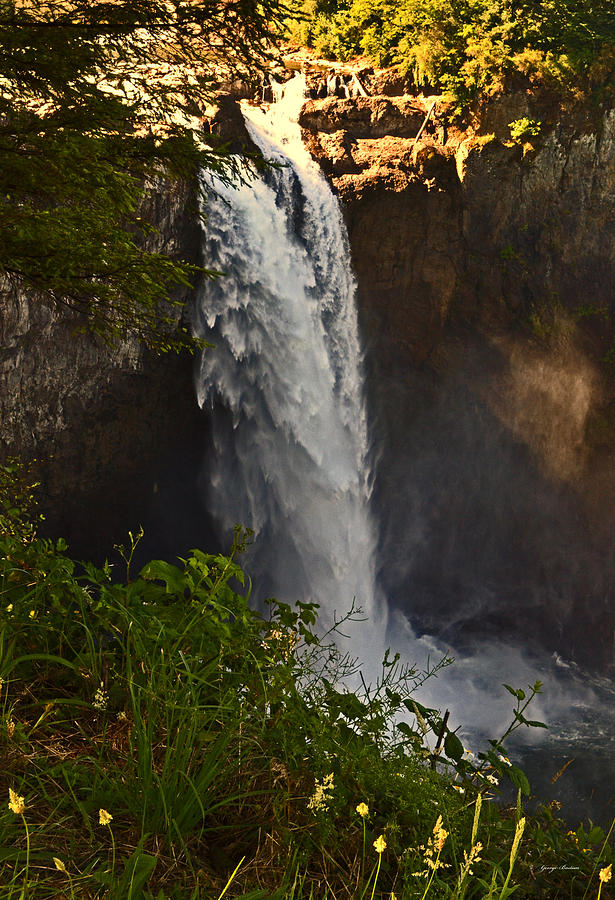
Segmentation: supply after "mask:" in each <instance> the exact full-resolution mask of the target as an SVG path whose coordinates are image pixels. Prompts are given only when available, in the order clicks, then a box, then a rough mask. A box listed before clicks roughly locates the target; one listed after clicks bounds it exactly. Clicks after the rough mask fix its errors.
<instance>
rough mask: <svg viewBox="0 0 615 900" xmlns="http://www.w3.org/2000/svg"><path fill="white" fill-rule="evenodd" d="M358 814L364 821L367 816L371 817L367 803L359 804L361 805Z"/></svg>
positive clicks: (358, 807)
mask: <svg viewBox="0 0 615 900" xmlns="http://www.w3.org/2000/svg"><path fill="white" fill-rule="evenodd" d="M357 812H358V813H359V815H360V816H361V818H362V819H364V818H365V816H369V806H368V805H367V803H359V805H358V806H357Z"/></svg>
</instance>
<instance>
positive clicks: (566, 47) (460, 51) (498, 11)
mask: <svg viewBox="0 0 615 900" xmlns="http://www.w3.org/2000/svg"><path fill="white" fill-rule="evenodd" d="M303 10H304V14H305V20H304V23H303V25H302V32H301V37H302V39H303V40H304V41H305V42H306V43H307V44H308V45H311V46H314V47H315V48H316V49H317V50H318V52H320V53H323V54H325V55H328V56H333V57H337V58H338V59H348V58H350V57H352V56H355V55H359V54H365V55H367V56H369V57H370V58H371V59H372V60H373V61H374V62H375V63H376V64H378V65H392V64H396V65H399V66H400V67H401V68H402V69H404V70H405V71H406V72H412V73H413V74H414V77H415V80H416V81H417V83H418V84H424V83H426V82H427V83H430V84H431V85H432V86H434V87H436V88H441V89H443V90H447V91H449V93H451V94H453V95H454V96H455V97H457V98H458V99H459V100H461V101H462V102H467V101H469V100H471V99H472V98H474V97H476V96H477V95H478V94H479V93H480V92H482V91H490V90H493V89H494V88H496V87H497V86H499V85H501V84H502V83H503V81H504V80H505V79H506V77H507V76H508V75H510V74H513V73H515V72H522V73H523V74H525V75H538V76H541V77H543V78H548V79H550V80H551V81H552V82H556V83H558V84H559V85H560V86H564V87H568V88H570V87H572V88H573V89H575V90H578V89H587V88H593V87H596V86H597V85H600V86H602V85H604V84H605V83H608V82H609V81H612V80H613V75H614V74H615V9H614V7H613V4H612V3H611V2H610V0H540V2H539V0H401V2H397V0H305V2H304V5H303Z"/></svg>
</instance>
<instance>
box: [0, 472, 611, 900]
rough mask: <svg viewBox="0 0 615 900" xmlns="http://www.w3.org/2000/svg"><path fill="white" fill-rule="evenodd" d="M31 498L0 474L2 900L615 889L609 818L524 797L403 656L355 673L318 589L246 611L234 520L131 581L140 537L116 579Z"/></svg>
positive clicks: (514, 773)
mask: <svg viewBox="0 0 615 900" xmlns="http://www.w3.org/2000/svg"><path fill="white" fill-rule="evenodd" d="M31 499H32V489H31V487H30V485H29V483H28V481H27V479H26V480H24V478H23V475H20V472H19V469H18V467H16V466H15V465H14V464H12V463H11V464H9V465H7V466H4V467H1V468H0V757H1V765H0V796H2V797H4V800H3V801H2V806H1V807H0V898H2V900H9V898H13V897H14V898H18V897H19V898H23V900H26V898H32V900H38V898H41V900H42V898H52V897H53V898H60V897H62V898H69V897H70V898H75V897H79V898H116V900H128V898H131V897H132V898H144V900H148V898H149V900H171V898H177V900H182V898H186V900H188V898H190V900H198V898H203V900H205V898H206V900H215V898H221V897H222V896H226V897H229V898H230V897H243V898H245V900H248V898H252V900H257V898H278V900H291V898H293V900H307V898H313V900H315V898H330V900H334V898H341V897H347V898H355V900H362V898H369V900H375V898H379V900H383V898H387V900H391V898H393V897H397V898H398V900H402V898H406V900H409V898H417V900H418V898H423V900H424V898H426V897H430V898H445V897H446V898H449V900H450V898H455V900H461V898H463V897H465V898H472V897H476V898H478V897H480V898H486V897H488V898H494V900H495V898H500V900H504V898H506V897H508V896H509V895H510V894H511V893H512V892H513V890H516V891H517V896H520V897H524V898H528V897H537V898H538V897H542V898H544V897H556V896H557V897H564V896H565V897H578V898H581V897H594V898H595V897H596V896H599V891H602V889H603V888H604V889H605V890H604V893H603V895H602V896H603V897H606V896H607V892H608V888H609V885H608V883H607V881H606V879H608V878H609V875H610V864H611V859H612V850H611V847H610V845H609V843H608V838H609V835H606V836H605V835H604V833H603V832H602V830H601V829H600V828H598V827H596V826H592V825H591V823H590V825H589V827H585V828H584V827H583V826H579V828H577V829H576V831H574V832H573V831H571V830H568V829H567V827H566V826H565V825H564V823H563V822H562V821H561V820H559V818H558V817H557V809H556V808H555V807H553V806H551V807H549V808H543V809H541V810H540V811H539V812H538V814H536V815H530V814H524V810H523V808H522V795H523V794H524V792H526V791H527V790H528V789H529V788H528V785H527V783H526V779H525V776H524V775H523V772H521V770H519V769H518V768H517V767H516V766H515V765H514V763H513V762H511V760H509V759H507V757H506V751H505V749H504V747H503V744H502V740H501V739H500V740H494V741H492V742H491V743H490V745H489V746H488V748H487V749H486V750H485V752H484V753H477V755H476V757H472V755H470V754H469V753H468V752H467V751H466V750H464V748H463V746H462V745H461V743H460V741H459V739H458V737H457V736H456V735H455V734H454V733H453V732H451V731H450V730H448V729H447V726H446V721H445V720H443V719H442V718H440V715H439V713H438V712H437V711H436V710H433V709H427V708H425V707H424V706H422V705H421V704H420V703H419V701H418V700H417V699H415V691H416V689H417V688H418V687H420V685H421V683H422V682H423V680H424V677H425V676H423V675H421V674H419V673H417V672H415V671H414V670H413V669H411V668H408V667H402V666H400V664H399V662H398V661H397V660H394V659H389V658H387V659H385V661H384V665H383V670H382V680H381V682H380V683H379V685H378V686H372V687H370V688H366V687H365V686H363V687H362V688H361V689H359V690H357V689H354V688H353V687H351V685H352V684H355V685H356V681H357V679H356V678H355V679H354V680H352V679H350V680H349V676H350V673H351V671H352V664H351V662H350V661H349V660H348V659H347V658H345V657H342V656H341V655H340V652H339V651H338V650H337V649H336V647H335V645H334V644H333V642H332V641H331V637H332V636H331V635H329V636H325V637H323V636H320V637H317V636H316V634H315V626H316V623H317V619H316V616H317V609H316V607H315V606H314V605H313V604H311V603H300V604H298V606H297V607H296V608H295V609H291V608H290V607H288V606H287V605H285V604H284V603H279V602H275V601H272V602H271V604H270V615H269V618H268V619H267V620H266V619H264V618H262V617H260V616H259V615H257V614H256V613H254V612H253V611H252V610H251V609H250V607H249V605H248V598H249V590H247V588H246V580H245V577H244V575H243V573H242V571H241V569H240V568H239V566H238V564H237V559H236V557H237V553H238V552H239V551H240V549H241V543H242V535H241V534H240V533H238V534H237V540H236V543H235V545H234V547H233V549H232V550H231V553H230V554H229V555H228V556H226V557H225V556H212V555H208V554H205V553H203V552H201V551H199V550H194V551H192V552H191V554H190V555H189V556H188V558H187V559H185V560H180V561H179V564H178V565H177V566H175V565H170V564H169V563H165V562H162V561H152V562H150V563H148V564H147V565H146V566H145V567H144V568H143V569H142V570H141V572H140V573H139V574H138V575H137V576H135V575H134V574H133V572H132V571H131V560H132V554H133V550H134V545H135V543H136V541H138V536H136V537H135V538H133V537H132V536H131V544H130V546H129V547H128V548H119V552H120V556H121V557H122V558H123V563H122V567H123V569H125V574H124V576H123V577H120V578H118V577H117V576H115V574H114V571H113V569H112V567H111V566H110V565H109V564H106V565H105V566H103V568H102V569H98V568H96V567H94V566H93V565H90V564H78V563H76V562H75V561H74V560H72V559H71V558H70V556H69V555H68V554H67V552H66V550H67V548H66V546H65V544H64V543H63V542H62V541H58V542H55V543H54V542H50V541H44V540H41V539H39V538H38V537H37V536H36V524H37V523H36V515H35V513H34V511H33V509H32V508H31ZM537 687H538V686H534V688H531V689H530V691H529V693H528V694H527V695H526V694H525V693H524V692H523V691H521V690H515V689H512V688H509V690H510V692H511V693H512V694H513V696H514V701H515V713H514V718H513V723H512V725H511V729H509V731H510V730H512V729H514V728H516V727H525V725H526V724H530V723H528V720H527V719H525V712H526V709H527V705H528V702H529V701H530V700H531V697H532V696H533V693H534V690H535V689H536V688H537ZM430 735H431V736H432V738H433V737H434V736H435V735H438V737H439V738H440V752H439V753H434V743H435V741H434V739H431V740H429V737H430ZM507 779H508V780H512V782H513V783H514V784H515V785H516V786H518V787H519V793H518V799H517V803H516V805H513V806H512V807H511V808H502V807H501V806H498V805H497V804H496V803H495V802H493V798H494V797H495V796H496V795H497V791H498V790H499V788H498V782H500V781H502V780H507Z"/></svg>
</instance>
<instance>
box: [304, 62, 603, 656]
mask: <svg viewBox="0 0 615 900" xmlns="http://www.w3.org/2000/svg"><path fill="white" fill-rule="evenodd" d="M360 81H361V79H360ZM366 93H367V92H366ZM313 96H316V97H317V96H318V91H313ZM524 117H526V118H528V119H531V120H533V121H534V122H539V123H540V125H539V127H540V132H539V134H538V136H534V137H532V138H531V139H530V138H528V139H527V141H526V142H525V143H523V142H521V141H519V142H516V143H515V142H514V141H512V140H511V132H510V128H509V123H511V122H513V121H515V120H519V119H522V118H524ZM301 124H302V126H303V128H304V135H305V139H306V142H307V144H308V146H309V147H310V149H311V151H312V153H313V155H314V156H315V157H316V158H317V159H318V160H319V162H320V164H321V167H322V169H323V171H324V172H325V174H326V175H327V177H328V178H329V180H330V182H331V184H332V186H333V188H334V190H335V191H336V192H337V193H338V195H339V197H340V200H341V202H342V204H343V207H344V210H345V215H346V220H347V223H348V229H349V236H350V242H351V246H352V253H353V260H354V266H355V271H356V274H357V281H358V295H359V307H360V316H361V322H362V328H363V332H364V335H365V338H366V343H367V365H368V372H369V393H370V401H371V407H372V416H373V418H374V423H375V427H374V434H375V436H376V437H375V443H376V447H375V450H376V455H377V457H378V459H379V464H378V472H379V475H378V478H377V486H376V494H377V499H378V502H379V506H380V515H381V519H382V548H381V549H382V559H383V564H382V567H383V570H382V581H383V586H384V588H385V590H386V592H387V594H388V595H389V596H390V597H391V598H392V599H393V601H394V603H395V604H397V605H398V606H400V607H403V608H404V609H406V610H407V609H408V608H410V609H411V611H412V616H413V618H414V621H415V624H416V625H417V626H418V627H419V628H424V629H426V630H428V631H439V632H440V633H441V632H442V627H441V625H440V624H439V623H441V622H442V621H443V620H444V619H445V611H446V610H450V609H455V610H456V614H455V615H454V616H453V621H452V623H451V624H450V625H449V633H450V635H451V637H452V636H454V637H455V639H456V641H457V642H459V641H460V640H461V641H463V638H464V636H465V635H468V640H470V638H469V635H470V634H471V635H473V639H474V638H475V637H476V635H477V633H478V634H480V633H484V634H488V635H491V636H493V635H494V634H495V635H501V636H510V635H523V636H524V637H526V636H527V635H529V636H530V638H529V640H530V644H531V641H532V636H535V638H536V642H537V643H542V644H543V645H544V643H545V642H546V643H547V644H548V645H549V646H550V648H551V649H553V650H557V651H559V652H565V653H566V654H569V655H573V656H575V657H576V658H577V659H582V660H584V661H589V662H592V663H598V664H599V665H601V666H604V665H611V664H612V663H613V660H614V656H613V628H614V626H615V594H614V592H613V588H612V584H613V576H614V575H615V559H614V555H613V550H612V547H611V541H610V539H609V537H608V536H609V533H610V532H611V529H612V526H613V524H615V522H614V514H613V509H614V508H615V506H614V501H615V473H614V471H613V460H614V459H615V427H614V426H615V379H614V369H613V366H614V362H613V361H614V359H615V344H614V336H615V332H614V328H613V323H614V318H613V317H614V314H615V296H614V290H613V285H614V284H615V110H612V109H606V108H595V109H593V108H592V109H591V110H588V108H576V109H569V110H566V109H563V108H559V107H558V105H557V103H556V102H555V100H554V98H552V97H549V96H547V95H545V94H542V95H540V94H537V93H535V92H534V93H533V92H530V91H522V92H517V93H515V94H512V95H510V96H500V97H496V98H493V99H492V100H491V101H490V102H489V103H488V104H486V105H485V106H484V107H483V108H481V109H478V110H476V111H475V114H474V116H473V120H472V122H471V123H470V124H469V125H468V124H466V126H465V127H464V128H463V129H460V128H459V127H458V126H457V125H456V124H455V120H454V119H453V118H452V114H451V108H450V106H449V105H448V104H446V103H444V102H443V100H442V98H440V97H416V96H415V97H412V96H408V95H405V96H397V97H391V96H384V95H378V96H361V97H358V98H355V99H347V98H331V97H328V98H324V99H313V100H310V101H309V102H308V103H307V104H306V106H305V107H304V109H303V112H302V116H301ZM409 598H411V599H409ZM448 620H449V622H450V616H449V617H448ZM579 621H583V622H584V623H585V626H586V627H587V629H588V630H589V631H591V632H592V638H591V640H590V641H584V640H583V638H582V636H581V635H580V632H579V630H578V628H577V627H576V626H575V623H577V622H579ZM444 636H446V634H445V635H444Z"/></svg>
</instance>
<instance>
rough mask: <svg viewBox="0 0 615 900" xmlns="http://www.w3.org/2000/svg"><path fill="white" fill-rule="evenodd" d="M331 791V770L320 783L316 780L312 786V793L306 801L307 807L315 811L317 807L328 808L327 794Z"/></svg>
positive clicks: (328, 797)
mask: <svg viewBox="0 0 615 900" xmlns="http://www.w3.org/2000/svg"><path fill="white" fill-rule="evenodd" d="M332 792H333V772H331V774H330V775H325V777H324V779H323V781H322V784H319V783H318V781H317V782H316V785H315V787H314V793H313V794H312V796H311V797H310V800H309V802H308V809H313V810H314V811H315V812H317V811H318V810H319V809H328V808H329V800H330V799H331V797H330V796H329V795H330V794H331V793H332Z"/></svg>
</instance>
